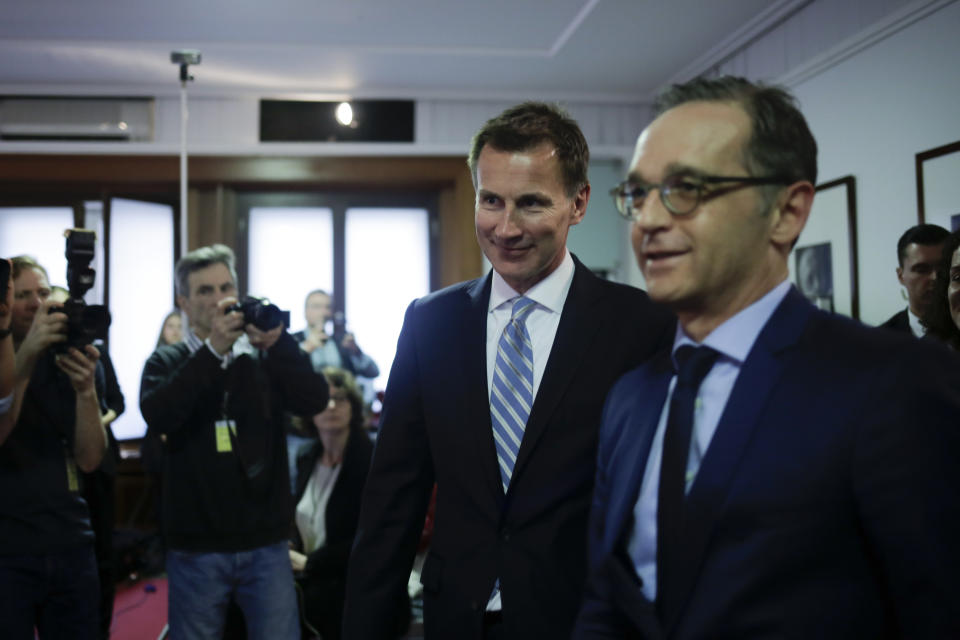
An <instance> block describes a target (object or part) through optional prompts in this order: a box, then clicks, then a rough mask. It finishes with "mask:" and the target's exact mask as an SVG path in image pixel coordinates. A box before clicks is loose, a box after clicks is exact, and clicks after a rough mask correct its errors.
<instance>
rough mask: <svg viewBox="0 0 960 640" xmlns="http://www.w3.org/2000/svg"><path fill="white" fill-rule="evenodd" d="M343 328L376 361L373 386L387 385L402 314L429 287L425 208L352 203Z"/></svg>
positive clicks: (348, 227)
mask: <svg viewBox="0 0 960 640" xmlns="http://www.w3.org/2000/svg"><path fill="white" fill-rule="evenodd" d="M345 235H346V266H345V269H344V276H345V279H346V319H347V330H348V331H352V332H353V333H354V335H355V336H356V337H357V344H359V345H360V348H361V349H363V350H364V352H365V353H366V354H367V355H369V356H370V357H371V358H373V360H374V362H376V363H377V365H378V366H379V367H380V376H379V377H378V378H376V379H374V380H373V381H372V385H373V387H374V389H383V388H384V387H386V382H387V375H388V374H389V373H390V367H391V365H392V364H393V356H394V354H395V353H396V350H397V337H398V336H399V335H400V329H401V327H402V326H403V314H404V312H405V311H406V309H407V306H408V305H409V304H410V301H411V300H413V299H414V298H419V297H421V296H424V295H426V294H427V293H429V292H430V264H429V260H428V257H429V255H430V233H429V218H428V214H427V211H426V209H393V208H370V207H366V208H354V209H348V210H347V221H346V234H345Z"/></svg>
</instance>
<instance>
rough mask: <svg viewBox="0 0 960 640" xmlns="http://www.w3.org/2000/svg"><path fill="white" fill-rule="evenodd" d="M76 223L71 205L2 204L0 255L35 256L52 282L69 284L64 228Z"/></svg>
mask: <svg viewBox="0 0 960 640" xmlns="http://www.w3.org/2000/svg"><path fill="white" fill-rule="evenodd" d="M72 227H73V209H72V208H71V207H2V208H0V256H3V257H4V258H12V257H14V256H20V255H24V254H25V255H28V256H31V257H32V258H35V259H36V260H37V262H39V263H40V264H41V265H43V267H44V268H45V269H46V270H47V275H48V276H49V277H50V284H51V285H54V284H58V285H60V286H66V284H67V259H66V257H65V256H64V254H63V250H64V247H65V246H66V245H65V240H64V237H63V232H64V230H65V229H70V228H72Z"/></svg>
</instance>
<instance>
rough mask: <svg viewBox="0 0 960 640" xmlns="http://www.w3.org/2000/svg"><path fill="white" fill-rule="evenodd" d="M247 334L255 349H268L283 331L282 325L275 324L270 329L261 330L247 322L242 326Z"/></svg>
mask: <svg viewBox="0 0 960 640" xmlns="http://www.w3.org/2000/svg"><path fill="white" fill-rule="evenodd" d="M244 328H245V330H246V332H247V336H248V337H249V338H250V344H251V345H252V346H253V347H254V348H256V349H269V348H270V347H272V346H273V345H274V344H276V342H277V340H279V339H280V335H281V334H282V333H283V325H282V324H280V325H277V326H276V327H274V328H273V329H270V331H261V330H260V329H257V328H256V327H255V326H253V325H252V324H248V325H247V326H246V327H244Z"/></svg>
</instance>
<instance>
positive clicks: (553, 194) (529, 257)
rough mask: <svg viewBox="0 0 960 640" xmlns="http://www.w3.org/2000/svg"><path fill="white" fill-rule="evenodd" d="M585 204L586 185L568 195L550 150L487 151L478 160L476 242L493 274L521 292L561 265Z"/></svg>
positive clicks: (545, 146)
mask: <svg viewBox="0 0 960 640" xmlns="http://www.w3.org/2000/svg"><path fill="white" fill-rule="evenodd" d="M589 199H590V186H589V185H586V186H584V187H582V188H581V189H580V190H579V191H578V192H577V193H576V194H574V196H573V197H570V196H568V195H567V194H566V190H565V189H564V186H563V181H562V179H561V175H560V163H559V162H558V161H557V158H556V155H555V150H554V147H553V145H551V144H541V145H539V146H537V147H535V148H533V149H530V150H527V151H500V150H499V149H495V148H493V147H490V146H485V147H484V148H483V150H482V151H481V152H480V156H479V158H478V159H477V201H476V213H475V222H476V227H477V241H478V242H479V243H480V248H481V249H482V250H483V253H484V255H486V256H487V259H488V260H489V261H490V264H492V265H493V268H494V269H495V270H496V272H497V273H499V274H500V275H501V276H503V279H504V280H506V282H507V284H509V285H510V286H511V287H513V289H515V290H516V291H517V292H518V293H524V292H526V291H527V290H528V289H530V287H532V286H533V285H535V284H536V283H538V282H540V281H541V280H543V279H544V278H545V277H547V276H548V275H549V274H550V273H551V272H552V271H553V270H554V269H556V268H557V267H558V266H560V263H561V262H562V261H563V257H564V255H565V254H566V246H567V232H568V231H569V229H570V227H571V226H573V225H575V224H578V223H579V222H580V221H581V220H582V219H583V216H584V214H585V213H586V210H587V201H588V200H589Z"/></svg>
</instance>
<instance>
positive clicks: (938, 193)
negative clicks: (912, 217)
mask: <svg viewBox="0 0 960 640" xmlns="http://www.w3.org/2000/svg"><path fill="white" fill-rule="evenodd" d="M916 172H917V223H918V224H925V223H928V224H938V225H940V226H941V227H944V228H945V229H949V230H950V231H954V230H956V229H957V228H958V226H960V180H957V176H960V140H957V141H956V142H951V143H949V144H945V145H941V146H939V147H934V148H933V149H927V150H926V151H921V152H920V153H918V154H917V155H916Z"/></svg>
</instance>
